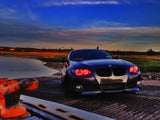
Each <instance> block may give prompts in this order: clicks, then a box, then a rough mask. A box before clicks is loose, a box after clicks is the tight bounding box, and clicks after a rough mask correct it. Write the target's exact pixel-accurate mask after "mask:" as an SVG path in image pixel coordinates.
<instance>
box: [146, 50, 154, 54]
mask: <svg viewBox="0 0 160 120" xmlns="http://www.w3.org/2000/svg"><path fill="white" fill-rule="evenodd" d="M147 55H155V52H154V51H153V50H152V49H149V50H147Z"/></svg>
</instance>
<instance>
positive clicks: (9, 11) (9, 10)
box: [0, 8, 16, 19]
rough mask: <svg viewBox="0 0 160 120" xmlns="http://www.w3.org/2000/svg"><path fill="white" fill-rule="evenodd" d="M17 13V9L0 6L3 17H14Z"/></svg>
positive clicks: (0, 13)
mask: <svg viewBox="0 0 160 120" xmlns="http://www.w3.org/2000/svg"><path fill="white" fill-rule="evenodd" d="M15 13H16V10H14V9H12V8H0V16H1V19H2V18H3V19H4V18H7V19H8V18H14V15H13V14H15Z"/></svg>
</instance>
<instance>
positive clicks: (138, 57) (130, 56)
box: [0, 47, 160, 72]
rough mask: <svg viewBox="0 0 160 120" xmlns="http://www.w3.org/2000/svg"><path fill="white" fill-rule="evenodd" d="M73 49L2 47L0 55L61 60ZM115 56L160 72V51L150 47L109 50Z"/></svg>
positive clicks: (140, 66) (47, 60)
mask: <svg viewBox="0 0 160 120" xmlns="http://www.w3.org/2000/svg"><path fill="white" fill-rule="evenodd" d="M71 50H72V48H71V49H60V48H59V49H44V48H43V49H36V48H9V47H0V55H9V56H10V55H14V56H25V57H26V56H28V57H34V58H37V59H39V60H41V61H45V62H60V59H61V58H64V57H67V55H68V53H69V52H70V51H71ZM107 52H109V53H110V54H111V55H113V56H120V58H121V59H124V60H127V61H130V62H132V63H134V64H136V65H137V66H138V67H139V68H140V70H141V71H142V72H160V52H155V51H153V50H152V49H149V50H148V51H146V52H135V51H119V50H117V51H107Z"/></svg>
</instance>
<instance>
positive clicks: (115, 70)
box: [112, 67, 126, 76]
mask: <svg viewBox="0 0 160 120" xmlns="http://www.w3.org/2000/svg"><path fill="white" fill-rule="evenodd" d="M112 70H113V75H115V76H122V75H125V73H126V68H124V67H118V68H112Z"/></svg>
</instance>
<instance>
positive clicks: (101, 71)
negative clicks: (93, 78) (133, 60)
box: [96, 67, 126, 77]
mask: <svg viewBox="0 0 160 120" xmlns="http://www.w3.org/2000/svg"><path fill="white" fill-rule="evenodd" d="M112 72H113V75H114V76H123V75H125V74H126V68H125V67H113V68H110V67H105V68H97V69H96V73H97V75H99V76H101V77H109V76H111V75H112Z"/></svg>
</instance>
